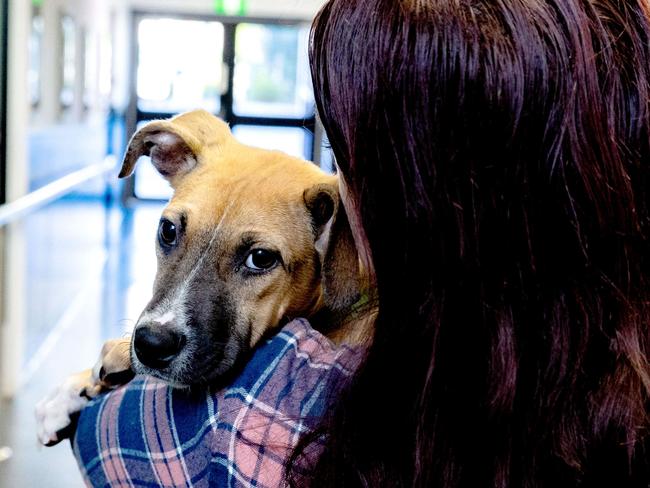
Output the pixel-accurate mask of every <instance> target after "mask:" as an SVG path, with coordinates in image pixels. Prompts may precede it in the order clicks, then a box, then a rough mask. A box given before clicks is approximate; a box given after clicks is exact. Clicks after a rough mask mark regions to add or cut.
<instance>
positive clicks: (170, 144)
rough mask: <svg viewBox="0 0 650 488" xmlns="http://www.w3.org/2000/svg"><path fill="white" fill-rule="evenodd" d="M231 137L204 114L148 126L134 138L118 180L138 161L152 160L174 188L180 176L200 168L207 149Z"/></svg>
mask: <svg viewBox="0 0 650 488" xmlns="http://www.w3.org/2000/svg"><path fill="white" fill-rule="evenodd" d="M229 137H231V134H230V129H229V128H228V125H227V124H226V123H225V122H223V121H221V120H219V119H217V118H216V117H215V116H214V115H212V114H210V113H208V112H206V111H204V110H195V111H193V112H188V113H185V114H182V115H179V116H176V117H174V118H172V119H170V120H156V121H153V122H149V123H148V124H146V125H145V126H144V127H142V128H141V129H140V130H138V131H137V132H136V133H135V134H134V135H133V137H132V138H131V141H130V142H129V146H128V148H127V150H126V155H125V156H124V162H123V163H122V169H121V170H120V174H119V177H120V178H125V177H127V176H129V175H131V173H133V169H134V168H135V164H136V162H137V161H138V159H139V158H140V157H141V156H149V157H151V162H152V164H153V165H154V167H155V168H156V170H158V172H159V173H160V174H161V175H162V176H163V177H165V178H166V179H167V180H169V181H170V182H171V183H172V186H173V184H174V179H175V178H176V177H177V176H182V175H185V174H187V173H189V172H190V171H192V170H193V169H194V168H195V167H196V166H197V164H199V162H200V156H201V153H202V152H203V151H204V149H205V148H206V147H208V146H218V145H220V144H223V143H225V142H226V140H227V139H228V138H229Z"/></svg>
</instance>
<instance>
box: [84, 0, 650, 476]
mask: <svg viewBox="0 0 650 488" xmlns="http://www.w3.org/2000/svg"><path fill="white" fill-rule="evenodd" d="M649 19H650V7H649V5H648V4H647V2H645V0H628V1H625V2H623V1H619V0H598V1H597V0H592V1H588V0H546V1H536V2H531V1H525V0H483V1H481V0H473V1H469V0H468V1H464V0H440V1H433V0H428V1H425V0H401V1H399V0H363V1H360V0H356V1H355V0H331V1H329V2H328V3H327V4H326V5H325V6H324V8H323V10H322V11H321V12H320V14H319V15H318V17H317V19H316V20H315V23H314V26H313V30H312V45H311V63H312V71H313V78H314V88H315V93H316V101H317V104H318V110H319V113H320V115H321V118H322V120H323V124H324V126H325V128H326V131H327V134H328V137H329V140H330V142H331V144H332V147H333V150H334V154H335V156H336V158H337V161H338V165H339V168H340V173H341V176H342V181H343V182H344V193H345V200H346V202H345V203H346V209H347V212H348V215H349V218H350V221H351V222H352V224H353V226H354V227H355V234H356V236H355V238H356V241H357V246H358V247H359V248H360V251H361V254H362V255H364V256H366V258H367V263H366V264H367V266H369V268H370V269H372V270H373V271H374V276H375V282H376V286H377V291H378V301H379V314H378V316H377V319H376V323H375V327H376V332H375V336H374V340H373V343H372V346H371V347H370V348H369V350H368V351H367V354H365V358H364V360H363V361H362V364H361V366H360V367H359V368H358V370H357V372H356V374H355V375H354V377H353V379H352V380H351V381H350V380H349V379H346V378H347V376H346V377H345V378H339V377H337V378H335V379H333V380H332V381H331V382H329V383H328V384H327V387H326V388H324V390H323V391H324V392H323V394H322V395H321V396H320V397H319V399H320V400H321V401H324V399H329V400H330V401H331V408H329V409H328V408H327V407H326V406H325V407H322V408H320V409H319V410H318V412H317V415H318V416H321V417H322V419H321V421H320V423H319V424H318V425H317V424H316V423H314V424H310V425H309V429H308V433H303V434H301V436H296V439H297V438H298V437H299V438H300V441H299V444H298V445H297V447H296V448H295V449H293V452H292V453H291V455H289V452H290V451H291V449H286V450H284V451H283V453H285V454H286V456H287V457H286V458H283V457H282V456H284V454H282V455H280V456H279V457H278V458H277V459H285V461H286V473H285V474H286V480H287V482H289V483H291V484H293V485H294V486H332V487H338V486H373V487H374V486H422V487H425V486H442V487H460V486H462V487H478V486H500V487H506V486H509V487H533V486H548V487H564V486H566V487H569V486H571V487H573V486H617V487H619V486H638V487H647V486H648V485H649V484H650V460H649V459H650V441H649V438H648V435H649V434H648V430H649V428H650V421H649V417H648V411H649V406H650V404H649V403H650V401H649V398H650V367H649V362H648V348H649V347H650V329H649V327H648V318H647V317H650V314H649V310H648V308H649V307H648V303H649V299H650V296H649V295H650V293H649V291H650V290H649V288H648V277H649V276H650V269H648V265H649V264H650V263H649V259H650V252H649V251H650V249H649V246H648V237H649V236H648V232H649V227H648V224H649V222H650V221H649V215H648V196H647V193H646V188H648V180H649V178H648V176H649V168H648V165H649V163H650V147H649V146H650V107H649V93H650V25H649ZM274 340H276V339H273V340H272V341H271V343H270V344H272V343H273V341H274ZM265 347H266V346H265ZM263 350H264V349H262V351H263ZM256 357H257V356H256ZM256 361H257V359H256V358H254V360H253V363H255V362H256ZM280 374H284V373H280ZM130 388H131V387H130ZM128 391H129V389H127V393H126V394H127V395H128V394H129V393H128ZM168 395H170V394H168ZM322 405H323V404H321V406H322ZM324 405H327V404H324ZM326 412H327V414H326ZM284 414H286V415H288V416H291V415H293V414H295V411H292V407H290V406H287V411H285V412H284ZM84 417H86V418H89V419H93V418H94V417H93V416H92V415H91V414H87V413H84V415H82V423H81V424H80V425H81V426H83V425H87V423H86V424H84V422H83V420H84ZM100 418H101V417H100ZM312 419H313V418H312ZM98 425H99V424H98ZM82 430H83V429H82ZM87 430H88V429H86V434H85V435H87V434H88V432H87ZM91 434H92V431H91ZM101 434H102V431H101V429H98V430H97V431H96V432H95V435H96V436H98V437H99V436H101ZM237 435H239V434H237ZM79 437H80V436H79V434H78V436H77V438H78V439H79ZM256 439H257V440H258V441H259V444H260V445H261V446H262V448H264V447H265V442H266V441H265V440H264V439H263V438H256ZM291 445H293V444H291ZM263 450H264V449H262V451H263ZM212 455H213V456H215V453H214V451H213V452H212ZM252 456H253V459H254V458H255V455H252ZM82 457H83V452H82ZM278 462H279V461H278ZM283 462H284V461H283ZM231 468H232V467H231ZM276 468H277V467H274V468H273V469H276ZM274 472H275V473H277V471H274ZM276 479H278V478H276ZM245 481H246V480H241V479H238V478H235V477H233V478H231V480H230V481H229V482H230V483H232V484H237V483H242V484H246V483H245ZM248 481H250V480H248ZM278 482H279V481H278Z"/></svg>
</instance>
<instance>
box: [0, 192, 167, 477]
mask: <svg viewBox="0 0 650 488" xmlns="http://www.w3.org/2000/svg"><path fill="white" fill-rule="evenodd" d="M161 209H162V205H161V204H152V203H142V204H139V205H137V206H135V207H133V208H131V209H128V210H123V209H120V208H112V209H106V208H105V207H104V206H103V203H102V201H101V200H99V199H96V200H92V199H74V198H73V199H64V200H62V201H59V202H57V203H55V204H52V205H50V206H48V207H47V208H45V209H44V210H42V211H40V212H38V213H37V214H35V215H33V216H30V217H29V218H27V219H26V221H25V223H24V225H25V236H26V247H25V249H26V256H25V261H26V264H25V268H26V282H27V283H26V290H27V297H28V299H27V304H26V310H25V312H26V320H27V326H26V341H25V342H26V344H25V353H26V354H25V362H24V368H23V375H24V376H25V377H26V382H25V383H24V385H23V387H22V388H21V389H20V391H19V393H18V395H17V396H16V398H15V399H13V400H12V401H7V400H3V401H0V447H1V446H9V447H10V448H11V449H12V451H13V455H12V457H11V458H10V459H9V460H7V461H4V462H0V487H1V488H5V487H6V488H9V487H12V488H13V487H41V486H43V487H53V488H56V487H66V488H71V487H72V488H74V487H77V486H82V481H81V477H80V475H79V472H78V469H77V467H76V464H75V461H74V459H73V457H72V455H71V452H70V448H69V444H68V443H62V444H59V445H58V446H56V447H52V448H39V447H38V445H37V442H36V437H35V425H34V420H33V413H32V412H33V407H34V404H35V403H36V401H38V399H40V397H42V396H43V395H44V394H45V393H46V392H47V391H48V390H49V389H50V388H51V386H52V385H53V384H56V383H58V382H60V381H61V380H62V379H64V378H65V377H66V376H67V375H68V374H70V373H72V372H75V371H79V370H82V369H85V368H87V367H89V366H91V365H92V364H93V363H94V361H95V359H96V357H97V354H98V352H99V349H100V347H101V344H102V343H103V341H104V340H105V339H107V338H109V337H116V336H120V335H122V334H123V333H124V331H125V330H127V329H128V328H129V327H132V326H133V324H134V323H135V320H136V319H137V317H138V315H139V313H140V310H141V309H142V307H143V306H144V305H145V304H146V302H147V300H148V298H149V294H150V291H151V283H152V280H153V274H154V272H155V255H154V238H155V237H154V236H155V230H156V226H157V222H158V218H159V216H160V212H161ZM53 331H54V335H51V333H52V332H53ZM48 335H49V336H50V337H51V338H50V340H49V341H48V342H46V344H49V345H46V346H43V344H44V339H45V338H46V337H48Z"/></svg>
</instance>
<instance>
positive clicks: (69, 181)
mask: <svg viewBox="0 0 650 488" xmlns="http://www.w3.org/2000/svg"><path fill="white" fill-rule="evenodd" d="M116 165H117V159H116V158H115V156H106V158H104V160H103V161H101V162H99V163H95V164H91V165H90V166H86V167H85V168H83V169H80V170H78V171H75V172H73V173H70V174H68V175H66V176H64V177H62V178H59V179H58V180H56V181H53V182H52V183H49V184H47V185H45V186H43V187H41V188H39V189H38V190H35V191H33V192H31V193H28V194H27V195H25V196H24V197H20V198H17V199H16V200H14V201H13V202H9V203H5V204H4V205H0V227H4V226H5V225H7V224H9V223H11V222H14V221H16V220H18V219H20V218H21V217H23V216H24V215H25V214H28V213H31V212H33V211H35V210H36V209H38V208H40V207H43V206H45V205H47V204H48V203H50V202H51V201H52V200H56V199H57V198H58V197H60V196H62V195H65V194H66V193H69V192H70V191H71V190H73V189H74V188H76V187H78V186H79V185H82V184H83V183H86V182H87V181H90V180H92V179H93V178H96V177H98V176H100V175H103V174H106V173H109V172H110V171H113V170H115V168H116Z"/></svg>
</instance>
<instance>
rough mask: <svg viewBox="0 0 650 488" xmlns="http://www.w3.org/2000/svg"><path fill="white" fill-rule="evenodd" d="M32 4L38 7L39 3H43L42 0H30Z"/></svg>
mask: <svg viewBox="0 0 650 488" xmlns="http://www.w3.org/2000/svg"><path fill="white" fill-rule="evenodd" d="M32 5H33V6H34V7H40V6H41V5H43V0H32Z"/></svg>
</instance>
